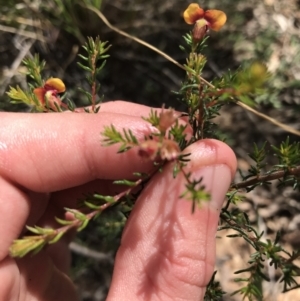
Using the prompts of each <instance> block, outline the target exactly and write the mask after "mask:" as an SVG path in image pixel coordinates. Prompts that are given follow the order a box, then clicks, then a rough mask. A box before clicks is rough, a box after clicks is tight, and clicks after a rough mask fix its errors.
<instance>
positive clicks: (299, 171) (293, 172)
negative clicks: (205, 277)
mask: <svg viewBox="0 0 300 301" xmlns="http://www.w3.org/2000/svg"><path fill="white" fill-rule="evenodd" d="M284 176H300V166H297V167H293V168H290V169H288V170H278V171H275V172H273V173H271V174H265V175H261V176H260V175H259V176H256V177H253V178H250V179H248V180H246V181H243V182H240V183H236V184H235V183H234V184H232V185H231V188H233V189H241V188H247V187H249V186H252V185H255V184H257V183H258V182H268V181H272V180H277V179H280V178H283V177H284Z"/></svg>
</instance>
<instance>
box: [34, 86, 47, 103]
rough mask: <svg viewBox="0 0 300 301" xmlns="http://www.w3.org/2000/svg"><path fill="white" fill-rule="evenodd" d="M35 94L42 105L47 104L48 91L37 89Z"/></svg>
mask: <svg viewBox="0 0 300 301" xmlns="http://www.w3.org/2000/svg"><path fill="white" fill-rule="evenodd" d="M33 93H34V95H35V96H36V98H37V99H38V100H39V102H40V103H41V104H45V94H46V90H45V89H44V88H35V89H34V90H33Z"/></svg>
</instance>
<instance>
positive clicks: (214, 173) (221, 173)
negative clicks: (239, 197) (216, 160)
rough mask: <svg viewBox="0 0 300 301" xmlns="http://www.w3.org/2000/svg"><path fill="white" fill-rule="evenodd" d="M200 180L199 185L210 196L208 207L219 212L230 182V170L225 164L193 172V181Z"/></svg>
mask: <svg viewBox="0 0 300 301" xmlns="http://www.w3.org/2000/svg"><path fill="white" fill-rule="evenodd" d="M200 178H202V181H201V185H204V187H205V188H204V189H205V191H206V192H208V193H209V194H210V201H209V207H210V208H213V209H216V210H218V211H220V210H221V208H222V205H223V202H224V199H225V194H226V192H227V191H228V188H229V186H230V183H231V180H232V179H231V170H230V168H229V167H228V166H227V165H225V164H219V165H211V166H205V167H201V168H200V169H199V170H197V171H195V172H193V179H194V180H199V179H200Z"/></svg>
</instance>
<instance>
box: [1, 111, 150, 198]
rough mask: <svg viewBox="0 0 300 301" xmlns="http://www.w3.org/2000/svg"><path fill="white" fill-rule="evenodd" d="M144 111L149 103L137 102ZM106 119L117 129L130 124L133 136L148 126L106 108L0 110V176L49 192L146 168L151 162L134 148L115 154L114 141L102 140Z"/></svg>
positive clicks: (142, 132) (130, 173) (39, 190)
mask: <svg viewBox="0 0 300 301" xmlns="http://www.w3.org/2000/svg"><path fill="white" fill-rule="evenodd" d="M124 107H126V106H124ZM147 111H148V112H149V111H150V108H147V107H144V108H142V109H141V110H140V112H141V115H144V116H147V113H148V112H147ZM111 124H113V125H114V126H115V127H116V129H118V130H119V131H121V132H122V129H124V128H125V129H130V130H131V131H132V133H133V134H134V135H135V136H136V137H137V138H143V137H144V135H145V134H147V133H150V131H151V126H150V125H149V124H148V123H147V122H146V121H144V120H142V119H141V118H140V117H136V116H130V115H125V114H120V113H114V112H113V113H111V112H108V111H104V112H101V111H100V112H99V113H98V114H85V113H82V114H81V113H74V114H22V113H1V114H0V127H1V133H0V141H1V144H0V166H1V170H0V176H2V177H4V178H6V179H7V180H9V181H12V182H14V183H18V184H19V185H21V186H23V187H25V188H27V189H30V190H33V191H36V192H50V191H56V190H62V189H66V188H69V187H73V186H77V185H81V184H84V183H87V182H89V181H92V180H95V179H120V178H121V179H122V178H128V177H132V174H133V172H142V171H146V170H147V169H149V168H150V167H151V163H149V162H148V163H147V162H145V161H144V160H142V159H141V158H140V157H139V156H138V155H137V153H136V152H137V151H136V150H134V149H133V150H130V151H128V152H126V153H123V154H118V153H117V150H118V146H111V147H104V146H103V145H102V143H101V136H100V133H101V132H103V130H104V127H106V126H110V125H111Z"/></svg>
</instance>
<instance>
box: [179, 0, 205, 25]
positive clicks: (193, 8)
mask: <svg viewBox="0 0 300 301" xmlns="http://www.w3.org/2000/svg"><path fill="white" fill-rule="evenodd" d="M203 17H204V10H203V9H202V8H201V7H200V6H199V4H197V3H191V4H190V5H189V6H188V8H187V9H186V10H185V11H184V13H183V18H184V21H185V22H186V23H187V24H194V23H195V22H196V21H197V20H199V19H202V18H203Z"/></svg>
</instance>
